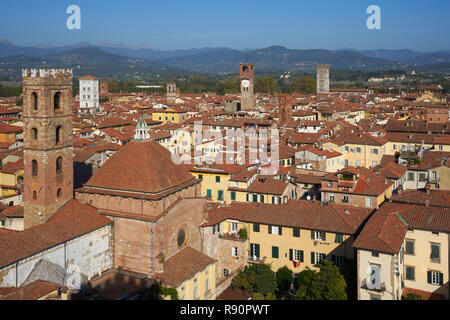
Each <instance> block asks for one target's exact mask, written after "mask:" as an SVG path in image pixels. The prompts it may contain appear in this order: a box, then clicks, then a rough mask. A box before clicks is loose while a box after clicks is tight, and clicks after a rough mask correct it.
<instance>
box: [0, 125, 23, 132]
mask: <svg viewBox="0 0 450 320" xmlns="http://www.w3.org/2000/svg"><path fill="white" fill-rule="evenodd" d="M21 132H23V128H21V127H18V126H12V125H9V124H6V123H0V133H21Z"/></svg>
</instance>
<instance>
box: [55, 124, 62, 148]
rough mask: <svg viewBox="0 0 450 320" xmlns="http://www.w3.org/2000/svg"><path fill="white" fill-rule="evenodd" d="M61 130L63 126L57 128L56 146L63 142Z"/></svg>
mask: <svg viewBox="0 0 450 320" xmlns="http://www.w3.org/2000/svg"><path fill="white" fill-rule="evenodd" d="M61 129H62V127H61V126H59V127H57V128H56V144H58V143H60V142H61Z"/></svg>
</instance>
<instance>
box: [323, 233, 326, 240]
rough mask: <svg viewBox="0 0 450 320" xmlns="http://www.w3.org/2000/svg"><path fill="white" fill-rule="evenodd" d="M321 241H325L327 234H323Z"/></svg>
mask: <svg viewBox="0 0 450 320" xmlns="http://www.w3.org/2000/svg"><path fill="white" fill-rule="evenodd" d="M323 241H327V233H326V232H324V233H323Z"/></svg>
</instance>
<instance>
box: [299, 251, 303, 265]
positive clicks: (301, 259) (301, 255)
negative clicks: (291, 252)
mask: <svg viewBox="0 0 450 320" xmlns="http://www.w3.org/2000/svg"><path fill="white" fill-rule="evenodd" d="M300 262H303V250H300Z"/></svg>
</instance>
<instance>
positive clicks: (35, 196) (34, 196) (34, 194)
mask: <svg viewBox="0 0 450 320" xmlns="http://www.w3.org/2000/svg"><path fill="white" fill-rule="evenodd" d="M33 199H34V200H36V199H37V192H36V191H33Z"/></svg>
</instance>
